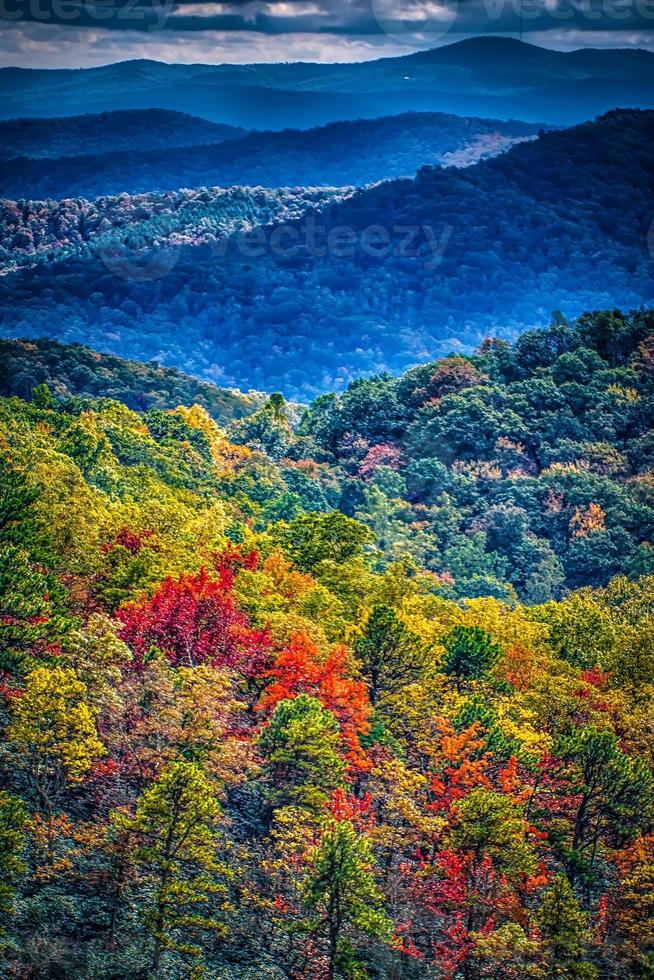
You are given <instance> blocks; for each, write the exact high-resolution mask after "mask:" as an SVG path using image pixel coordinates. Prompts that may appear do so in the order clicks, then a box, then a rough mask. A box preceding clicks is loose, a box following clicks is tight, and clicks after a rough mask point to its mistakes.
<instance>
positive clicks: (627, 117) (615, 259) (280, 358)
mask: <svg viewBox="0 0 654 980" xmlns="http://www.w3.org/2000/svg"><path fill="white" fill-rule="evenodd" d="M653 146H654V113H653V112H641V111H638V110H620V111H616V112H612V113H609V114H607V115H606V116H603V117H601V118H600V119H598V120H596V121H595V122H592V123H587V124H584V125H583V126H578V127H574V128H572V129H569V130H565V131H561V132H550V133H545V134H544V135H543V136H541V137H540V138H539V139H538V140H535V141H533V142H528V143H523V144H521V145H519V146H515V147H513V148H512V149H511V150H509V151H508V152H507V153H505V154H503V155H502V156H499V157H497V158H495V159H492V160H485V161H482V162H481V163H479V164H477V165H476V166H474V167H469V168H467V169H463V170H454V169H440V168H431V167H426V168H423V169H422V170H421V171H420V173H419V174H418V176H417V178H416V179H415V180H408V179H407V180H398V181H387V182H383V183H381V184H379V185H377V186H375V187H372V188H369V189H366V190H362V191H359V192H357V193H355V194H353V195H350V196H349V197H347V198H346V199H345V200H344V201H341V202H339V203H337V204H334V205H333V206H332V207H330V208H326V209H325V208H323V209H322V211H321V214H320V216H319V219H318V220H316V221H315V222H308V221H307V220H300V221H299V222H296V223H291V224H290V225H288V224H287V223H285V224H284V225H283V226H277V227H276V228H273V229H270V230H269V231H266V232H264V233H263V236H261V235H260V236H259V237H258V238H256V239H255V240H253V241H251V242H249V243H248V245H247V247H246V248H244V247H243V243H242V239H240V238H237V239H236V240H235V241H234V240H230V242H227V243H225V244H224V247H221V248H220V249H219V250H216V248H215V247H213V245H212V244H209V245H205V246H192V247H188V248H186V249H183V250H180V252H179V254H176V255H175V256H174V261H173V262H171V263H170V265H165V267H164V271H165V273H166V274H165V275H163V274H162V275H156V276H148V275H140V274H139V273H138V270H137V269H134V270H132V272H133V274H131V275H130V274H129V273H130V270H128V274H127V275H126V276H125V277H124V278H120V277H117V276H116V275H115V274H113V273H112V271H111V268H108V267H107V264H106V262H103V261H101V260H98V259H93V258H91V259H89V260H85V259H84V258H83V256H85V255H87V254H88V246H87V245H86V244H80V245H75V246H74V247H73V248H71V249H70V250H69V251H68V252H67V253H65V254H68V255H69V256H70V257H69V258H68V259H67V260H66V261H65V262H63V263H61V264H57V265H56V266H54V265H53V266H52V267H49V266H45V265H44V266H42V267H40V268H38V269H36V270H31V269H30V270H27V271H20V270H19V271H17V272H15V273H12V274H8V275H5V276H3V277H1V280H0V303H1V305H2V313H1V314H0V331H1V332H2V333H3V334H5V335H8V336H14V337H17V336H27V337H39V336H44V335H47V336H51V337H55V338H56V339H58V340H61V341H65V342H71V341H73V342H84V343H90V344H91V345H92V346H94V347H96V348H99V349H102V350H109V351H113V352H114V353H120V354H122V355H126V356H130V357H137V358H140V359H143V360H149V359H151V358H153V357H154V358H156V359H158V360H160V361H161V362H162V363H164V364H167V365H175V366H177V367H180V368H182V369H184V370H186V371H189V372H190V373H195V374H198V375H200V376H203V377H205V378H207V379H209V380H218V381H219V383H221V384H234V385H236V386H237V387H240V388H245V389H247V388H256V389H259V390H271V389H276V388H277V389H280V390H283V391H284V393H285V394H286V395H287V396H289V397H293V398H297V399H299V400H309V399H310V398H311V397H313V396H314V395H316V394H319V393H322V392H324V391H329V390H332V389H334V388H343V387H344V386H345V385H346V384H347V382H348V381H349V380H351V379H352V378H354V377H356V376H357V375H360V374H362V373H372V372H378V371H380V370H391V371H392V372H394V373H397V372H399V371H401V370H403V369H405V368H407V367H408V366H410V365H411V364H415V363H417V362H419V361H422V360H427V359H429V358H430V357H434V356H437V355H439V354H445V353H449V352H451V351H452V350H455V349H459V350H461V349H463V350H466V349H467V350H471V349H473V348H474V347H475V346H476V345H478V344H479V343H480V342H481V341H482V340H483V338H484V337H485V336H486V335H487V334H489V333H493V334H501V335H503V336H505V337H509V338H510V337H515V336H516V335H517V334H518V333H519V332H520V331H521V330H524V329H525V328H529V327H532V326H538V325H544V324H546V323H547V322H549V319H550V316H551V313H552V311H553V310H561V311H562V312H563V313H564V314H565V315H567V316H574V315H577V314H579V313H580V312H581V311H582V310H583V309H589V308H590V309H596V308H603V307H607V308H610V307H616V306H621V307H624V308H630V307H631V308H633V307H636V306H638V305H640V304H641V303H647V302H650V301H652V300H653V299H654V275H653V271H654V263H653V260H652V254H651V252H650V250H649V246H648V233H649V226H650V223H651V220H652V215H653V214H654V184H653V182H652V179H651V173H652V164H653V156H654V155H653V152H652V147H653ZM232 193H233V194H238V193H242V192H239V191H238V190H237V189H235V190H233V191H232ZM261 193H265V192H263V191H262V192H261ZM279 193H281V192H279ZM301 193H302V192H300V194H301ZM316 193H317V194H318V193H319V192H316ZM173 200H174V198H173ZM126 206H127V207H128V210H129V201H127V203H126ZM9 207H11V205H9ZM13 207H14V211H15V219H14V220H15V225H16V227H17V228H20V229H21V232H22V231H23V226H24V223H25V220H27V219H24V218H23V217H22V216H21V206H19V205H13ZM43 207H44V210H45V214H46V215H49V214H50V211H49V206H46V205H44V206H43ZM63 207H64V210H65V205H64V206H63ZM74 210H75V209H74V208H73V212H74ZM162 217H163V218H165V217H166V216H165V204H164V214H163V215H162ZM29 220H31V219H29ZM150 220H151V219H150V217H149V216H148V215H146V216H145V218H144V227H145V229H146V231H147V230H148V229H149V228H150V224H149V222H150ZM176 221H177V219H176V218H175V216H174V215H173V216H172V217H171V219H170V221H169V222H167V223H165V225H164V227H166V228H168V229H169V230H170V229H174V228H175V227H176V226H177V225H176ZM36 224H37V226H38V220H37V222H36ZM72 224H73V228H75V222H74V221H73V222H72ZM158 227H159V219H158V220H157V221H155V222H154V228H155V231H157V229H158ZM139 232H140V221H138V220H137V221H135V223H134V226H133V232H132V230H130V234H131V235H133V238H134V239H135V240H136V241H137V242H138V241H139ZM330 233H331V234H330ZM190 237H191V241H195V240H197V239H196V238H195V237H194V236H193V235H191V236H190ZM20 240H21V241H24V248H25V250H26V252H27V254H29V253H30V250H31V248H32V246H31V245H30V242H29V240H27V239H24V238H22V237H21V239H20ZM182 240H184V239H183V238H182ZM12 247H14V248H16V247H18V248H20V244H19V243H16V242H14V243H13V246H12ZM137 264H138V262H137V260H135V261H134V263H133V265H137ZM217 365H219V366H220V367H219V369H218V370H219V373H216V370H217V368H216V366H217Z"/></svg>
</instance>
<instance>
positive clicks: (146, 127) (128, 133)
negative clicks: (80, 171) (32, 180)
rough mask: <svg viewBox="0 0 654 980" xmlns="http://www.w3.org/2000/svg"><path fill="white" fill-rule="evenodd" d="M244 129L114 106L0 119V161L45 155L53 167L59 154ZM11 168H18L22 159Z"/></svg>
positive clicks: (164, 145) (157, 144)
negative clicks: (91, 111)
mask: <svg viewBox="0 0 654 980" xmlns="http://www.w3.org/2000/svg"><path fill="white" fill-rule="evenodd" d="M245 132H246V131H245V130H244V129H240V128H238V127H236V126H221V125H219V124H216V123H210V122H208V121H207V120H206V119H198V118H197V117H196V116H188V115H186V114H185V113H183V112H172V111H170V110H168V109H144V110H141V109H132V110H129V109H124V110H121V109H118V110H116V111H115V112H99V113H97V114H95V115H92V114H87V115H82V116H62V117H59V118H55V119H7V120H3V121H2V122H0V159H2V160H10V159H15V158H17V157H30V158H34V159H48V160H50V164H49V165H50V166H52V162H51V161H52V160H53V159H57V158H58V157H72V156H82V155H85V154H93V153H94V154H99V153H107V152H111V153H113V154H116V153H125V152H127V151H130V150H155V149H158V150H159V151H161V150H164V149H167V150H171V149H175V148H179V147H182V146H195V145H197V144H199V143H220V142H222V140H227V139H235V138H237V137H239V136H244V135H245ZM14 166H21V167H22V166H24V163H21V164H20V165H16V164H14ZM19 196H24V195H19ZM61 196H64V195H61Z"/></svg>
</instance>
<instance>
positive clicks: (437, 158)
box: [0, 113, 539, 199]
mask: <svg viewBox="0 0 654 980" xmlns="http://www.w3.org/2000/svg"><path fill="white" fill-rule="evenodd" d="M136 115H139V116H141V117H142V118H143V120H144V122H147V114H145V113H143V114H136ZM155 115H156V114H155ZM84 118H87V117H82V119H84ZM97 118H101V117H97ZM3 125H4V126H7V125H9V124H7V123H5V124H0V135H1V133H2V127H3ZM206 125H207V127H208V129H209V130H211V129H212V128H214V129H220V127H212V126H211V124H209V123H207V124H206ZM39 127H42V128H43V129H45V130H47V121H45V120H43V121H41V120H39ZM538 128H539V127H538V126H536V125H532V124H528V123H520V122H516V121H515V120H512V121H510V122H501V121H499V120H494V119H475V118H461V117H459V116H452V115H448V114H445V113H407V114H404V115H401V116H391V117H385V118H381V119H374V120H358V121H357V122H344V123H332V124H331V125H328V126H325V127H321V128H318V129H312V130H308V131H300V130H284V131H283V132H263V133H251V134H250V135H248V136H246V137H244V138H242V139H231V138H230V139H229V140H227V141H225V142H222V143H217V144H216V145H200V146H192V147H188V148H186V149H185V151H184V153H183V154H176V153H162V152H161V148H158V149H145V150H140V151H139V150H132V151H129V152H124V151H123V152H121V153H120V154H117V153H116V152H114V151H113V150H111V151H110V152H106V153H103V154H100V155H93V156H76V157H69V158H65V159H59V160H25V159H22V160H8V161H5V162H0V196H3V197H8V198H14V199H19V198H32V199H42V198H46V197H52V198H63V197H79V196H83V197H87V198H93V197H98V196H99V195H104V194H120V193H123V192H127V193H132V194H134V193H143V192H145V191H167V190H176V189H177V188H179V187H200V186H204V187H213V186H217V185H220V186H222V187H230V186H233V185H235V184H240V185H249V186H264V187H295V186H304V187H307V186H332V187H333V186H342V185H359V186H360V185H362V184H367V183H371V182H373V181H377V180H384V179H386V178H390V177H402V176H412V175H413V174H415V172H416V171H417V170H418V168H419V167H421V166H422V165H423V164H427V163H439V162H443V163H452V164H459V165H466V164H469V163H474V162H476V161H477V160H478V159H480V158H482V157H485V156H493V155H495V154H497V153H500V152H502V151H503V150H506V149H507V148H508V147H509V146H511V145H512V144H513V143H515V142H517V141H519V140H523V139H529V138H532V137H533V136H535V135H536V134H537V132H538ZM204 142H207V141H206V140H205V141H204Z"/></svg>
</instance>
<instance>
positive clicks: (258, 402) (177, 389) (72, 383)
mask: <svg viewBox="0 0 654 980" xmlns="http://www.w3.org/2000/svg"><path fill="white" fill-rule="evenodd" d="M43 384H45V385H47V387H48V388H49V390H50V391H51V392H52V394H53V395H54V396H55V397H56V398H59V399H64V398H68V397H71V396H73V395H81V396H83V397H102V398H110V399H113V400H115V401H119V402H122V403H123V405H127V407H128V408H133V409H135V410H137V411H143V412H147V411H150V409H166V408H177V406H178V405H199V406H200V407H201V408H203V409H204V410H205V411H206V412H207V414H208V415H209V416H210V418H212V419H213V420H214V421H215V422H218V423H219V424H220V425H226V424H227V423H228V422H232V421H233V420H234V419H238V418H242V417H243V416H244V415H251V414H252V413H253V412H254V411H256V409H257V408H261V406H262V405H263V403H264V402H265V401H266V396H265V395H263V394H261V393H260V392H256V391H250V392H248V393H247V394H242V393H241V392H240V391H236V390H235V389H232V388H218V387H216V385H213V384H209V383H208V382H205V381H198V379H197V378H192V377H191V376H190V375H188V374H183V373H182V372H181V371H176V370H175V369H174V368H164V367H161V366H160V365H159V364H157V363H155V362H151V363H149V364H142V363H141V362H140V361H125V360H123V359H122V358H120V357H115V356H114V355H112V354H99V353H97V352H96V351H93V350H91V349H90V348H88V347H83V346H82V345H81V344H69V345H65V344H59V343H57V341H56V340H48V339H47V338H41V339H39V340H5V339H1V338H0V396H2V397H4V398H7V397H10V396H12V395H16V396H18V397H19V398H24V399H27V400H29V398H30V395H31V393H32V391H33V389H34V388H37V387H38V386H39V385H43Z"/></svg>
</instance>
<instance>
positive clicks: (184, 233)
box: [0, 187, 352, 281]
mask: <svg viewBox="0 0 654 980" xmlns="http://www.w3.org/2000/svg"><path fill="white" fill-rule="evenodd" d="M351 193H352V188H318V189H315V188H311V187H309V188H302V187H300V188H280V189H277V190H268V189H264V188H254V189H251V188H247V187H229V188H221V187H214V188H210V189H207V188H206V187H199V188H197V189H196V190H188V191H184V190H182V191H175V192H174V193H173V192H171V193H168V194H135V195H133V196H130V195H128V194H119V195H117V196H115V197H102V198H99V199H98V200H97V201H87V200H85V199H84V198H81V199H75V198H65V199H64V200H62V201H4V200H0V269H12V270H13V269H18V268H21V267H22V266H27V267H32V266H34V265H37V264H41V263H42V264H44V265H45V266H47V265H48V264H49V263H55V262H61V261H63V260H64V259H71V258H72V259H89V258H94V257H98V256H99V258H100V261H101V262H102V263H103V264H104V266H105V268H110V269H111V270H112V271H114V272H116V271H118V274H119V275H120V273H121V265H120V263H121V259H122V258H123V257H126V265H127V266H128V268H127V269H126V270H125V271H123V278H127V279H129V278H136V279H140V280H141V281H142V280H143V279H147V278H148V273H147V271H146V273H145V274H144V275H141V276H139V271H138V270H139V266H143V265H147V260H148V255H147V253H148V250H149V249H150V250H154V253H153V254H154V258H155V262H156V261H158V262H160V263H161V266H162V268H163V270H164V271H170V269H169V266H170V267H174V265H175V263H176V261H177V252H176V251H173V250H181V247H182V246H183V245H197V244H200V243H202V244H207V243H208V244H209V245H211V246H215V245H216V244H217V243H219V242H221V241H224V240H226V239H227V238H228V237H229V236H230V235H232V234H234V233H239V234H245V233H247V232H250V231H251V230H252V229H254V228H257V227H260V226H265V225H271V224H276V223H278V222H286V221H295V220H297V219H298V218H300V217H301V216H302V215H304V214H306V213H307V212H311V211H314V210H320V209H321V208H323V207H326V206H327V205H329V204H331V203H333V202H334V201H337V200H342V199H343V198H344V197H348V196H349V195H350V194H351ZM212 254H214V253H212ZM129 266H132V269H131V270H130V268H129ZM45 274H46V275H49V274H50V273H49V272H46V273H45ZM159 277H160V273H157V274H155V276H154V277H153V278H155V279H156V278H159Z"/></svg>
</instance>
